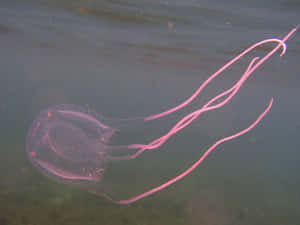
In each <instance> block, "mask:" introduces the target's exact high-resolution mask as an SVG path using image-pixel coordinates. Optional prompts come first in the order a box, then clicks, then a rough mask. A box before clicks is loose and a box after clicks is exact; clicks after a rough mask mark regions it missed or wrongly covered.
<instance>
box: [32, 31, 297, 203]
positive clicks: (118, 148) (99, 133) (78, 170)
mask: <svg viewBox="0 0 300 225" xmlns="http://www.w3.org/2000/svg"><path fill="white" fill-rule="evenodd" d="M296 30H297V28H294V29H292V30H291V31H290V32H289V33H288V34H287V35H286V36H285V37H284V38H282V39H277V38H273V39H266V40H263V41H261V42H258V43H256V44H253V45H252V46H250V47H249V48H247V49H246V50H244V51H243V52H241V53H240V54H239V55H238V56H236V57H235V58H233V59H232V60H230V61H229V62H228V63H227V64H225V65H224V66H223V67H221V68H220V69H219V70H218V71H217V72H216V73H214V74H212V75H211V76H210V77H209V78H208V79H207V80H206V81H205V82H204V83H202V84H201V86H200V87H199V89H198V90H197V91H196V92H195V93H193V94H192V95H191V96H190V97H189V98H187V100H186V101H184V102H182V103H181V104H179V105H178V106H175V107H174V108H171V109H169V110H167V111H164V112H161V113H158V114H155V115H151V116H148V117H145V118H139V119H124V120H122V119H115V120H114V119H109V118H105V117H103V116H100V115H98V114H96V113H94V112H91V111H90V110H87V109H84V108H80V107H78V106H73V105H60V106H54V107H50V108H48V109H46V110H44V111H42V112H41V113H40V114H39V116H38V117H37V118H36V119H35V120H34V122H33V124H32V125H31V128H30V129H29V131H28V134H27V139H26V151H27V153H28V156H29V159H30V161H31V163H32V164H33V165H34V166H35V167H36V168H37V169H38V170H39V171H41V172H42V173H43V174H44V175H46V176H49V177H51V178H54V179H56V180H58V181H61V182H64V183H71V184H76V185H78V186H80V187H83V188H86V189H87V190H89V191H90V192H92V193H95V194H98V195H102V196H104V197H106V198H107V199H109V200H111V201H113V202H115V203H117V204H131V203H133V202H135V201H138V200H140V199H143V198H145V197H147V196H150V195H152V194H154V193H156V192H158V191H160V190H162V189H164V188H166V187H168V186H170V185H172V184H174V183H175V182H177V181H179V180H181V179H182V178H184V177H185V176H187V175H188V174H189V173H191V172H192V171H193V170H194V169H195V168H196V167H197V166H198V165H199V164H200V163H201V162H202V161H203V160H204V159H205V158H206V157H207V156H208V155H209V153H210V152H211V151H213V150H214V149H215V148H216V147H217V146H218V145H220V144H222V143H224V142H226V141H229V140H231V139H235V138H237V137H239V136H241V135H243V134H245V133H247V132H249V131H250V130H251V129H253V128H254V127H255V126H256V125H257V124H258V123H259V122H260V121H261V120H262V118H263V117H264V116H265V115H266V114H267V113H268V111H269V110H270V108H271V106H272V103H273V98H272V99H271V100H270V101H269V104H268V105H267V106H266V108H265V109H264V110H263V111H262V112H261V113H260V114H259V115H258V117H257V119H256V120H255V121H252V122H250V123H249V126H248V127H246V128H244V129H243V130H241V131H239V132H237V133H235V134H231V135H229V136H227V137H224V138H222V139H220V140H218V141H216V142H215V143H213V144H212V145H211V146H210V147H209V148H208V149H206V150H205V152H204V154H203V155H202V156H201V157H200V158H199V159H198V160H196V161H195V162H194V164H192V165H191V166H190V167H189V168H188V169H186V170H185V171H184V172H182V173H181V174H179V175H178V176H176V177H174V178H172V179H170V180H168V181H166V182H165V183H162V184H159V185H157V186H156V187H154V188H153V187H152V188H149V190H148V191H146V192H144V193H140V194H137V195H136V196H132V197H131V198H129V199H124V200H121V199H116V198H115V197H114V196H111V195H110V194H108V193H105V192H104V191H103V190H102V189H101V184H102V182H103V179H105V172H106V166H107V164H108V163H111V162H112V161H115V163H117V162H118V161H120V160H134V159H135V158H137V157H138V156H140V155H141V154H142V153H143V152H145V151H149V150H150V151H151V150H155V149H158V148H159V147H160V146H162V145H163V144H164V143H165V142H166V141H167V140H168V139H169V138H170V137H172V136H173V135H174V134H175V133H177V132H179V131H181V130H182V129H184V128H185V127H187V126H188V125H189V124H191V123H192V122H193V121H194V120H195V119H196V118H198V117H199V116H200V115H201V114H202V113H203V112H206V111H211V110H214V109H218V108H220V107H222V106H224V105H225V104H227V103H228V102H230V100H231V99H232V98H233V97H234V96H235V95H236V94H237V93H238V91H239V90H240V88H241V87H242V86H243V84H244V83H245V81H246V80H247V79H248V78H249V76H250V75H251V74H252V73H253V72H254V71H255V70H256V69H258V68H259V67H260V66H261V65H262V64H263V63H264V62H265V61H266V60H267V59H268V58H270V56H272V55H273V54H274V53H275V52H277V51H279V50H281V53H280V56H282V55H284V54H285V52H286V44H285V42H286V41H287V40H288V39H289V38H290V36H291V35H292V34H293V33H294V32H295V31H296ZM266 43H275V44H276V46H275V47H274V48H273V49H271V50H270V51H269V52H267V54H266V55H265V56H262V57H254V58H253V59H252V60H250V62H249V64H248V66H247V67H246V68H245V72H244V73H243V74H242V76H241V77H240V79H239V80H238V81H237V82H236V83H235V84H234V85H233V86H232V87H231V88H229V89H227V90H226V91H223V92H221V93H218V94H216V96H213V97H212V98H211V99H210V100H209V101H208V102H207V103H206V104H204V105H203V106H202V107H201V108H199V109H198V110H196V111H194V112H191V113H189V114H187V115H186V116H184V117H183V118H182V119H180V120H179V121H178V122H177V123H176V124H175V125H174V126H173V127H171V128H170V129H169V131H168V132H166V133H165V134H164V135H162V136H161V137H157V138H156V139H154V140H152V141H151V142H149V143H131V144H128V145H114V144H112V141H111V139H112V138H115V136H117V135H120V134H122V132H123V133H124V132H126V131H123V127H124V126H135V125H136V122H140V123H141V122H143V123H146V122H150V121H153V120H156V119H159V118H162V117H165V116H167V115H169V114H171V113H174V112H176V111H177V110H179V109H181V108H183V107H184V106H186V105H188V104H190V103H191V102H192V101H193V100H194V99H195V98H196V97H197V96H198V95H199V94H200V93H201V91H202V90H203V89H204V88H205V87H206V86H207V85H208V84H209V83H210V82H212V81H213V79H214V78H216V77H217V76H219V75H220V74H221V73H222V72H223V71H224V70H226V69H227V68H228V67H230V66H231V65H232V64H234V63H235V62H237V61H238V60H239V59H241V58H242V57H243V56H244V55H246V54H247V53H249V52H250V51H252V50H253V49H255V48H257V47H258V46H262V45H264V44H266ZM97 185H98V186H97ZM119 185H120V188H122V184H119ZM94 187H98V188H94Z"/></svg>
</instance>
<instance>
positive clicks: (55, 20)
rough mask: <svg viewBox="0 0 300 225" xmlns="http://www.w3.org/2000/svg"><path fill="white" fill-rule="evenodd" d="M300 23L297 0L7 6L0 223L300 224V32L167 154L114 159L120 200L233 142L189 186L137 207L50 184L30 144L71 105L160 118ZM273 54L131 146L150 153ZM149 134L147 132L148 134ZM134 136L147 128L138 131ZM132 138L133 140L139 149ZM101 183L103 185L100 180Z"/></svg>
mask: <svg viewBox="0 0 300 225" xmlns="http://www.w3.org/2000/svg"><path fill="white" fill-rule="evenodd" d="M299 23H300V2H299V1H298V0H285V1H283V0H265V1H260V0H251V1H250V0H246V1H238V0H227V1H217V0H209V1H208V0H185V1H179V0H169V1H168V0H164V1H162V0H2V1H1V4H0V225H11V224H15V225H23V224H24V225H48V224H49V225H54V224H55V225H60V224H61V225H82V224H85V225H93V224H97V225H99V224H105V225H126V224H128V225H152V224H153V225H154V224H155V225H168V224H172V225H183V224H184V225H189V224H190V225H250V224H257V225H269V224H272V225H282V224H284V225H297V224H300V206H299V201H300V191H299V190H300V175H299V171H300V149H299V137H300V136H299V132H300V119H299V113H300V104H299V96H300V65H299V62H300V33H299V31H298V32H296V33H295V34H294V35H293V36H292V37H291V38H290V39H289V40H288V41H287V46H288V49H287V53H286V54H285V55H284V56H282V57H280V56H279V53H276V54H275V55H274V56H272V57H271V58H270V59H269V60H268V61H267V62H266V63H264V65H263V66H262V67H260V68H259V69H258V70H257V71H255V72H254V73H253V75H252V76H251V78H250V79H249V80H248V81H247V82H246V83H245V85H244V86H243V87H242V88H241V90H240V91H239V93H238V95H237V96H236V97H234V98H233V100H232V101H231V102H230V103H229V104H227V105H226V106H224V107H223V108H221V109H218V110H215V111H211V112H206V113H204V114H203V115H202V116H200V117H199V118H198V119H197V120H196V121H194V123H193V124H192V125H191V126H189V127H187V128H186V129H184V130H183V131H181V132H179V133H178V134H176V135H175V136H173V137H172V138H171V139H170V140H169V141H168V142H167V143H165V144H164V145H163V146H162V147H161V148H159V149H158V150H153V151H148V152H145V153H144V154H143V155H142V156H141V157H139V158H138V159H135V160H129V161H114V162H112V163H111V162H107V170H108V172H107V174H106V175H105V176H108V177H111V178H112V181H111V183H110V185H108V186H106V184H105V183H103V187H101V186H100V187H99V188H100V191H101V190H102V188H103V191H104V190H105V189H109V188H113V189H114V192H116V196H117V197H118V198H120V199H126V198H128V197H133V196H135V195H138V194H140V193H142V192H144V191H147V190H149V189H150V188H153V187H155V186H157V185H159V184H161V183H163V182H165V181H167V180H169V179H171V178H172V177H174V176H176V175H178V174H179V173H180V172H182V171H184V170H185V169H187V168H188V167H189V166H190V165H191V164H192V163H193V162H195V161H196V160H197V159H198V158H199V157H200V156H201V154H202V153H203V152H204V151H205V149H207V148H208V147H209V146H210V145H211V144H213V143H214V142H215V141H217V140H218V139H220V138H222V137H225V136H228V135H231V134H233V133H234V132H238V131H239V130H242V129H244V128H245V127H247V126H248V125H249V124H250V123H251V122H253V121H254V120H255V119H256V117H257V116H258V115H259V114H260V113H261V112H262V111H263V110H264V109H265V107H266V106H267V104H268V102H269V100H270V98H271V97H274V103H273V107H272V109H271V111H270V112H269V114H268V115H267V116H266V117H265V118H264V119H263V120H262V121H261V123H260V124H259V125H258V126H257V127H256V128H254V129H253V130H252V131H251V132H249V133H248V134H246V135H244V136H242V137H239V138H238V139H235V140H232V141H230V142H226V143H224V144H222V145H220V146H219V147H217V149H216V150H215V151H214V152H213V153H212V154H211V155H210V156H209V157H208V158H207V159H206V160H205V161H204V162H203V163H202V164H201V165H200V166H199V167H198V168H197V169H196V170H195V171H194V172H192V173H191V174H190V175H189V176H187V177H185V178H184V179H183V180H181V181H179V182H178V183H175V184H174V185H172V186H171V187H168V188H167V189H165V190H162V191H160V192H159V193H156V194H155V195H153V196H150V197H148V198H145V199H142V200H140V201H138V202H136V203H134V204H131V205H128V206H120V205H116V204H114V203H112V202H110V201H108V200H107V199H105V198H102V197H99V196H96V195H92V194H91V193H89V192H87V191H86V190H84V189H82V188H78V187H76V185H72V184H64V183H60V182H57V181H55V180H53V179H49V178H47V177H46V176H44V175H43V174H41V173H40V172H39V171H38V170H37V169H36V168H35V167H33V166H32V164H31V163H30V161H29V160H28V156H27V153H26V136H27V131H28V130H29V128H30V125H31V123H32V121H33V120H34V119H35V118H36V116H37V115H38V114H39V112H40V111H41V110H44V109H46V108H48V107H51V106H54V105H60V104H72V105H78V106H81V107H86V108H91V109H92V110H93V111H96V112H97V113H98V114H100V115H102V116H104V117H115V118H128V117H130V118H137V117H144V116H150V115H153V114H155V113H158V112H162V111H164V110H166V109H168V108H170V107H172V106H175V105H177V104H179V103H181V102H182V101H183V100H185V99H186V98H187V97H188V96H190V95H191V94H192V93H193V91H195V90H196V89H197V88H198V87H199V86H200V84H201V83H202V82H204V81H205V80H206V79H207V78H208V77H209V75H211V74H212V73H214V72H215V71H216V70H217V69H219V68H220V67H221V66H222V65H224V64H225V63H226V62H227V61H229V60H230V59H232V58H233V57H234V56H236V55H237V54H238V53H240V52H241V51H242V50H244V49H245V48H247V47H248V46H250V45H251V44H253V43H255V42H258V41H261V40H263V39H266V38H282V37H283V36H284V35H285V34H287V33H288V32H289V31H290V30H291V29H292V28H294V27H295V26H297V25H298V24H299ZM272 46H274V45H266V47H260V48H258V49H257V50H255V51H254V52H251V54H250V55H249V56H247V57H244V58H243V59H242V60H240V61H239V62H238V63H237V64H235V65H233V66H232V67H231V68H230V69H228V70H227V71H226V72H225V73H224V74H222V75H221V76H220V77H218V78H217V79H216V80H215V81H214V82H212V83H211V84H210V85H209V86H208V87H207V88H206V89H205V90H204V92H203V94H201V95H200V96H199V97H198V98H197V99H196V100H195V101H193V102H192V104H191V105H190V106H188V107H186V108H184V109H182V110H180V111H179V112H178V113H175V114H174V115H170V116H169V117H166V118H162V119H160V120H158V121H154V122H151V124H150V123H149V124H135V123H132V124H128V127H129V130H130V131H131V130H134V131H135V132H136V133H135V135H132V134H130V132H129V133H128V136H127V133H125V135H124V136H123V137H122V138H123V141H124V142H128V144H132V143H147V142H149V141H151V140H153V139H154V138H157V137H160V136H161V135H163V134H164V133H165V132H167V131H168V130H169V129H170V128H171V126H172V125H174V124H175V123H176V122H177V121H178V120H179V119H180V118H182V117H183V116H184V115H186V114H187V113H189V112H192V111H193V110H196V109H198V108H200V107H201V106H202V105H203V104H205V103H206V101H207V100H209V99H210V98H212V97H214V96H215V95H216V94H217V93H220V92H221V91H222V90H226V89H227V88H229V87H231V86H232V85H233V83H234V82H235V81H237V80H238V79H239V78H240V76H241V74H242V73H243V72H244V70H245V69H246V68H247V65H248V63H249V62H250V60H251V58H252V57H254V56H263V55H265V54H266V53H267V52H268V51H269V50H270V49H271V47H272ZM144 125H145V128H144ZM133 134H134V132H133ZM127 138H128V139H127ZM101 185H102V184H101Z"/></svg>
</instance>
